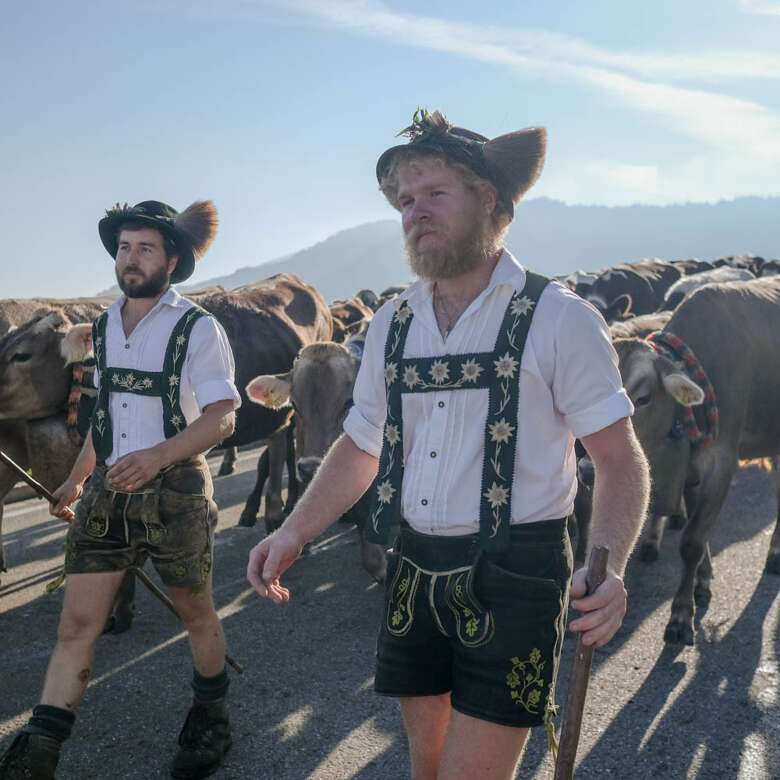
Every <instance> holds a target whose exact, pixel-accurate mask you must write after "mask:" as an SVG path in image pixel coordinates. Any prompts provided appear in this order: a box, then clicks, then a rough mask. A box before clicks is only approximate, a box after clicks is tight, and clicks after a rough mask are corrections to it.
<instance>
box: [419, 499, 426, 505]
mask: <svg viewBox="0 0 780 780" xmlns="http://www.w3.org/2000/svg"><path fill="white" fill-rule="evenodd" d="M420 503H421V504H422V505H423V506H428V499H427V498H424V499H423V500H422V501H420Z"/></svg>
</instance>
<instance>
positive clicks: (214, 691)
mask: <svg viewBox="0 0 780 780" xmlns="http://www.w3.org/2000/svg"><path fill="white" fill-rule="evenodd" d="M229 686H230V678H229V677H228V673H227V667H225V668H223V669H222V671H221V672H220V673H219V674H218V675H216V676H214V677H204V676H203V675H202V674H200V673H199V672H198V670H197V669H194V670H193V674H192V690H193V691H194V692H195V698H196V699H197V700H198V701H203V702H207V701H216V700H217V699H222V698H224V696H225V695H226V694H227V691H228V687H229Z"/></svg>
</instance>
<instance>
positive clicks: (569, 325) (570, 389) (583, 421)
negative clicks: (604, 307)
mask: <svg viewBox="0 0 780 780" xmlns="http://www.w3.org/2000/svg"><path fill="white" fill-rule="evenodd" d="M556 334H557V338H556V340H555V350H556V356H555V377H554V380H553V395H554V398H555V406H556V408H557V409H558V411H559V412H560V413H561V414H562V415H564V417H565V419H566V423H567V425H568V426H569V428H570V430H571V432H572V434H573V435H574V436H576V437H577V438H581V437H583V436H588V435H589V434H591V433H595V432H596V431H600V430H602V429H603V428H606V427H607V426H608V425H611V424H612V423H614V422H616V421H617V420H620V419H621V418H623V417H629V416H631V414H633V412H634V407H633V405H632V403H631V400H630V399H629V397H628V394H627V393H626V391H625V390H624V389H623V383H622V380H621V378H620V371H619V370H618V357H617V353H616V352H615V348H614V347H613V346H612V338H611V336H610V333H609V328H608V327H607V323H606V322H605V321H604V318H603V317H602V316H601V315H600V314H599V313H598V312H597V311H596V309H594V308H593V307H592V306H591V305H590V304H589V303H587V302H585V301H583V300H581V299H579V298H573V297H572V299H570V301H569V303H568V305H567V306H566V308H565V309H564V311H563V312H562V313H561V318H560V321H559V326H558V328H556Z"/></svg>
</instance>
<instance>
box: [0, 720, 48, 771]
mask: <svg viewBox="0 0 780 780" xmlns="http://www.w3.org/2000/svg"><path fill="white" fill-rule="evenodd" d="M59 760H60V743H59V742H58V741H57V740H56V739H54V738H52V737H46V736H44V735H43V734H27V733H26V732H22V733H21V734H17V735H16V739H14V741H13V742H12V743H11V747H9V748H8V750H6V751H5V753H3V755H2V756H0V779H1V780H53V778H54V770H55V769H56V768H57V762H58V761H59Z"/></svg>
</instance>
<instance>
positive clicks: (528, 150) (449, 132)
mask: <svg viewBox="0 0 780 780" xmlns="http://www.w3.org/2000/svg"><path fill="white" fill-rule="evenodd" d="M398 135H405V136H407V137H408V138H409V142H408V143H406V144H401V145H400V146H392V147H390V148H389V149H388V150H387V151H385V152H383V153H382V155H381V156H380V157H379V160H378V161H377V164H376V178H377V181H378V182H379V184H380V186H381V185H382V181H383V179H384V178H385V177H386V176H387V174H388V172H389V171H390V166H391V164H392V162H393V160H394V159H395V157H396V156H397V155H398V154H399V153H401V154H408V153H410V152H412V151H415V152H416V151H420V152H422V153H425V152H429V153H431V154H442V155H444V156H446V157H449V158H450V159H452V160H454V161H455V162H459V163H462V164H464V165H466V166H468V167H469V168H471V169H472V170H473V171H474V173H476V174H477V176H480V177H481V178H483V179H487V180H488V181H489V182H491V183H492V184H493V186H494V187H495V188H496V191H497V192H498V197H499V200H500V201H501V204H502V206H503V207H504V208H505V209H506V211H507V213H508V214H509V216H514V212H515V208H514V207H515V205H516V204H517V203H518V202H519V201H520V198H522V197H523V195H524V194H525V193H526V192H527V191H528V190H529V189H530V188H531V187H532V185H533V184H534V182H535V181H536V180H537V179H538V178H539V174H540V173H541V172H542V166H543V165H544V154H545V147H546V141H547V131H546V130H545V129H544V128H543V127H528V128H525V129H524V130H516V131H515V132H513V133H507V134H506V135H500V136H498V137H496V138H493V139H490V138H486V137H485V136H484V135H480V134H479V133H475V132H473V131H472V130H466V128H464V127H455V126H453V125H451V124H450V123H449V122H448V121H447V119H446V118H445V116H444V115H443V114H442V113H441V111H439V110H436V111H434V112H433V113H432V114H429V113H428V111H427V110H426V109H424V108H418V109H417V111H415V113H414V116H413V117H412V124H411V125H409V127H407V128H405V129H403V130H401V132H400V133H398ZM385 195H386V196H387V199H388V200H389V201H390V203H391V204H392V205H393V206H394V207H395V208H396V209H399V206H398V203H397V202H394V200H393V197H392V195H391V194H388V193H387V192H385ZM399 210H400V209H399Z"/></svg>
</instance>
